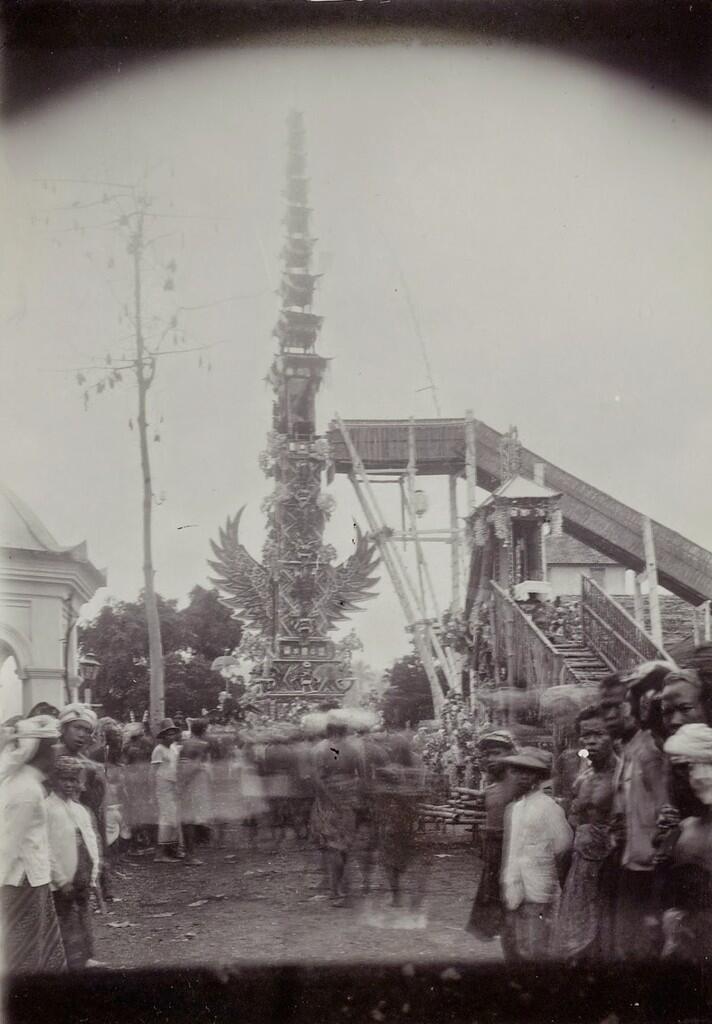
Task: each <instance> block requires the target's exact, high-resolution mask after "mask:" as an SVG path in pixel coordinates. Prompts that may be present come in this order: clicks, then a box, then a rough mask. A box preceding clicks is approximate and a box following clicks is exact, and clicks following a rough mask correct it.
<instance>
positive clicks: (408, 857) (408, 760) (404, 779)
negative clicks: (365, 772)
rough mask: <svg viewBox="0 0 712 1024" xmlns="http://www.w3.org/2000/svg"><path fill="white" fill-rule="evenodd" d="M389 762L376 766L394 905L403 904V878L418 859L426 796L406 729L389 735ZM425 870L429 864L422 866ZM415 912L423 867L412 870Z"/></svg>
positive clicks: (384, 858)
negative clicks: (420, 816) (421, 805)
mask: <svg viewBox="0 0 712 1024" xmlns="http://www.w3.org/2000/svg"><path fill="white" fill-rule="evenodd" d="M384 746H385V752H386V756H387V761H386V764H385V765H383V766H381V767H376V768H375V781H376V824H377V836H378V858H379V861H380V863H381V866H382V867H383V871H384V874H385V876H386V879H387V881H388V888H389V890H390V894H391V905H392V906H393V907H401V906H403V880H404V876H405V874H406V872H407V871H408V870H409V869H413V868H414V866H415V862H416V858H417V853H418V850H417V846H416V833H417V825H418V803H419V801H420V800H422V798H423V795H424V788H425V787H424V771H423V765H422V762H421V761H420V759H419V758H418V757H417V756H416V755H415V753H414V752H413V750H412V748H411V745H410V742H409V740H408V737H407V736H406V735H405V733H403V732H399V733H389V734H388V735H387V736H386V737H385V742H384ZM418 867H420V868H421V869H424V867H425V865H423V864H420V865H418ZM410 881H411V893H410V901H409V902H410V907H409V909H410V910H411V911H419V910H420V909H421V906H422V901H423V896H424V891H425V881H426V879H425V875H424V874H423V870H421V871H420V872H417V873H416V871H415V870H411V874H410Z"/></svg>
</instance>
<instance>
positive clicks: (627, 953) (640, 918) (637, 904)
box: [600, 672, 667, 960]
mask: <svg viewBox="0 0 712 1024" xmlns="http://www.w3.org/2000/svg"><path fill="white" fill-rule="evenodd" d="M647 683H648V674H647V673H642V674H641V673H640V672H637V673H628V674H624V673H614V674H613V675H610V676H606V677H605V678H604V679H603V680H602V681H601V684H600V685H601V705H602V708H603V710H604V716H605V722H606V728H607V729H608V732H609V735H610V736H611V738H612V739H613V740H614V741H617V742H618V744H619V751H618V753H619V756H620V760H619V763H618V767H617V769H616V773H615V777H614V783H613V784H614V789H615V795H614V815H615V818H616V821H617V829H618V835H617V840H616V841H617V847H618V852H619V855H620V873H619V877H618V886H617V898H616V921H615V948H616V955H617V956H619V957H620V958H621V959H633V960H649V959H651V958H653V957H654V956H655V953H656V948H657V935H656V929H655V927H654V923H655V895H654V870H653V869H654V857H655V849H654V846H653V839H654V837H655V832H656V824H657V819H658V815H659V813H660V810H661V809H662V807H663V806H664V804H665V803H666V802H667V787H666V775H665V770H664V759H663V754H662V751H661V750H660V749H659V747H658V746H657V744H656V743H655V740H654V738H653V736H652V735H651V733H650V731H649V730H648V729H644V728H641V725H642V722H641V720H640V717H638V718H636V717H635V715H636V713H637V714H638V716H640V713H641V708H642V707H643V704H642V703H641V702H640V701H639V700H637V699H636V695H638V694H641V693H645V694H647V695H648V696H649V693H648V689H646V687H647ZM662 683H663V680H662V679H657V678H656V680H655V683H654V686H653V689H656V688H657V689H659V688H660V687H661V686H662ZM631 686H632V687H633V690H634V694H633V697H634V699H633V701H632V702H631V701H630V700H629V689H630V688H631Z"/></svg>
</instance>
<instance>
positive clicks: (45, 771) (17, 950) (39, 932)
mask: <svg viewBox="0 0 712 1024" xmlns="http://www.w3.org/2000/svg"><path fill="white" fill-rule="evenodd" d="M58 738H59V731H58V729H57V720H56V719H55V718H53V717H51V716H49V715H41V716H37V717H36V718H26V719H22V720H20V721H19V722H18V723H17V725H16V727H15V739H14V741H13V742H12V744H10V745H8V746H7V747H6V748H5V749H4V750H3V752H2V758H0V826H1V829H2V831H1V832H0V880H1V883H0V884H1V885H2V890H1V893H2V896H1V898H2V924H3V940H4V948H3V963H4V967H5V970H6V971H8V972H9V973H11V974H12V973H14V972H19V971H60V970H64V969H65V968H66V966H67V964H66V958H65V954H64V947H63V945H62V939H61V936H60V931H59V924H58V922H57V914H56V912H55V909H54V901H53V900H52V894H51V891H50V882H51V870H50V851H49V837H48V832H47V807H46V800H45V790H44V788H43V782H44V781H45V779H46V778H47V776H48V775H49V774H50V772H51V770H52V765H53V763H54V754H55V750H54V748H55V745H56V743H57V740H58Z"/></svg>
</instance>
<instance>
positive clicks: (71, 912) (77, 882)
mask: <svg viewBox="0 0 712 1024" xmlns="http://www.w3.org/2000/svg"><path fill="white" fill-rule="evenodd" d="M81 774H82V765H81V761H79V760H78V759H77V758H73V757H58V758H57V760H56V762H55V767H54V772H53V777H52V790H53V791H52V793H51V794H50V796H49V797H48V799H47V830H48V835H49V848H50V873H51V883H52V891H53V896H54V905H55V910H56V911H57V917H58V919H59V928H60V931H61V934H62V942H63V943H64V948H65V953H66V956H67V966H68V967H69V968H70V970H71V969H72V968H74V969H77V968H79V969H81V968H83V967H87V966H92V965H93V964H94V963H95V962H96V961H94V960H93V959H92V958H93V956H94V939H93V935H92V928H91V909H90V904H89V897H90V894H91V890H92V889H96V886H97V882H98V878H99V844H98V841H97V837H96V832H95V830H94V826H93V824H92V820H91V816H90V814H89V811H88V810H87V809H86V807H84V806H83V805H82V804H80V803H79V793H80V788H81Z"/></svg>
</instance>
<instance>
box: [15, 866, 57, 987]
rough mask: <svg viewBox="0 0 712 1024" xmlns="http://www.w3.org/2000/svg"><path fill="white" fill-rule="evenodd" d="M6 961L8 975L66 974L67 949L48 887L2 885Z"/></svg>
mask: <svg viewBox="0 0 712 1024" xmlns="http://www.w3.org/2000/svg"><path fill="white" fill-rule="evenodd" d="M2 919H3V932H4V950H3V954H4V955H3V962H4V965H5V970H6V971H7V972H8V973H12V974H14V973H20V972H24V971H63V970H65V969H66V967H67V961H66V957H65V955H64V947H63V945H62V938H61V935H60V931H59V924H58V922H57V915H56V913H55V910H54V903H53V901H52V894H51V892H50V888H49V885H30V884H29V882H27V881H26V880H25V881H24V882H23V884H22V885H3V886H2Z"/></svg>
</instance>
